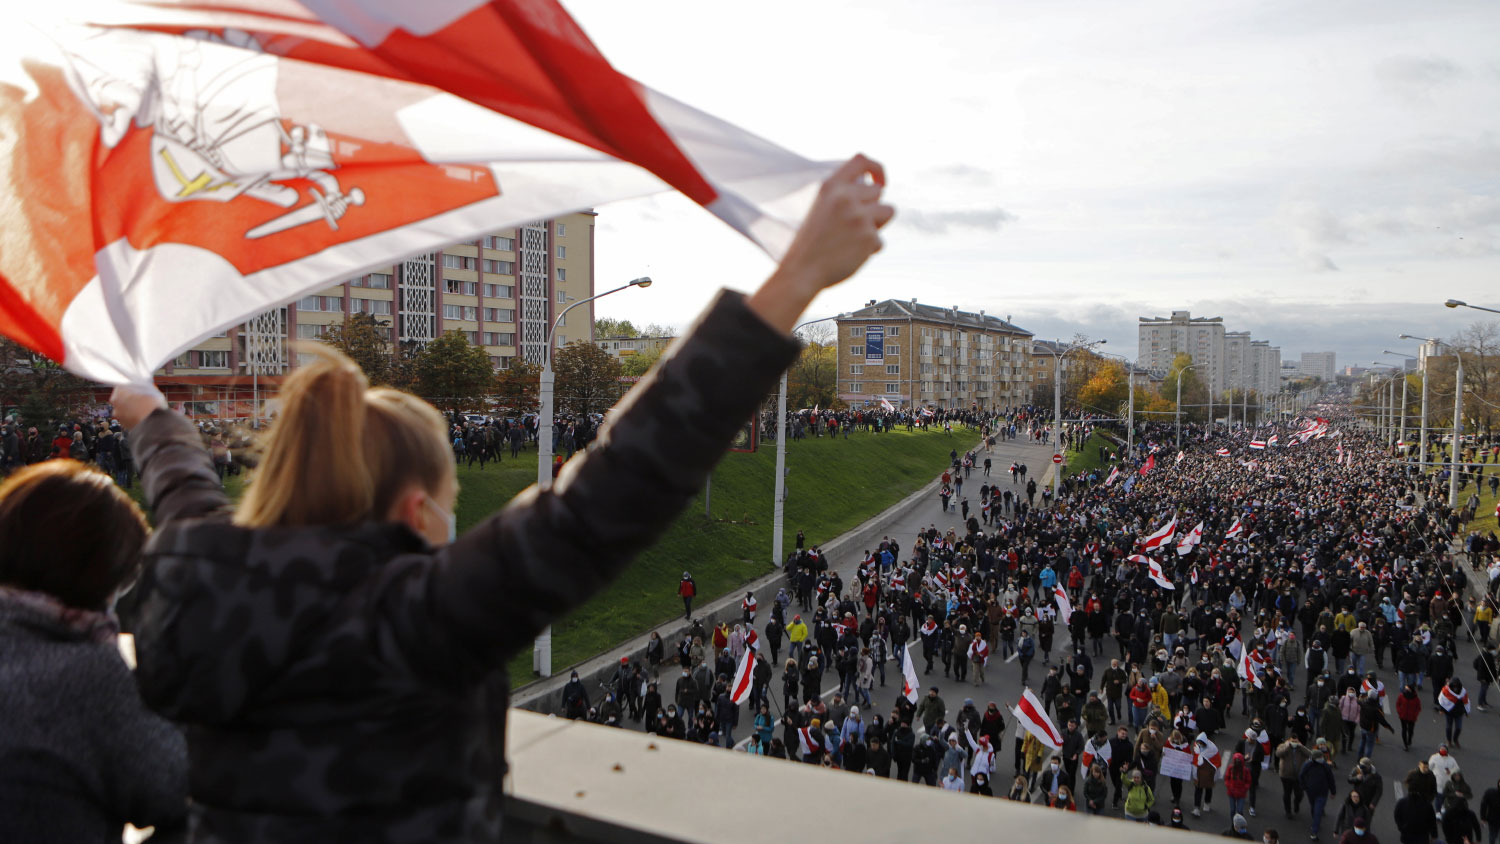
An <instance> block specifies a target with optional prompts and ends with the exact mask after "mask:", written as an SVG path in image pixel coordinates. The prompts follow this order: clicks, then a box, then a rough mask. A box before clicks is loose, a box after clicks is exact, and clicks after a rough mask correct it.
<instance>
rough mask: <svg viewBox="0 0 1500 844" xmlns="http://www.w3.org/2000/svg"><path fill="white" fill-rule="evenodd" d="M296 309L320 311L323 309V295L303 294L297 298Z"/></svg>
mask: <svg viewBox="0 0 1500 844" xmlns="http://www.w3.org/2000/svg"><path fill="white" fill-rule="evenodd" d="M297 310H299V311H321V310H323V297H322V296H303V297H302V298H301V299H298V300H297Z"/></svg>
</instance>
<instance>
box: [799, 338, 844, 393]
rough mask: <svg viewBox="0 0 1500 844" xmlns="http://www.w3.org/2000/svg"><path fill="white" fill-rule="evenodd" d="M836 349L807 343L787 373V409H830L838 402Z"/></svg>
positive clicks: (820, 344)
mask: <svg viewBox="0 0 1500 844" xmlns="http://www.w3.org/2000/svg"><path fill="white" fill-rule="evenodd" d="M838 377H839V373H838V350H837V349H835V348H834V347H833V345H831V344H830V345H824V344H822V343H808V344H807V345H806V346H804V347H803V348H802V354H800V355H798V356H797V362H796V363H794V364H792V369H791V371H790V372H788V373H787V387H786V396H787V407H789V408H792V409H797V408H803V407H813V406H814V405H818V406H821V407H825V408H828V407H833V406H834V404H835V402H836V401H837V399H838Z"/></svg>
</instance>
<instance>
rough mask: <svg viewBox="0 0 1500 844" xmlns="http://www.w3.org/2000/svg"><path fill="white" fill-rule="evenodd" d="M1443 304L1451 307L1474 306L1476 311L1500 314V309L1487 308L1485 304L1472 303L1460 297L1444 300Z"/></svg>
mask: <svg viewBox="0 0 1500 844" xmlns="http://www.w3.org/2000/svg"><path fill="white" fill-rule="evenodd" d="M1443 305H1444V306H1445V307H1449V308H1473V309H1474V310H1476V311H1489V312H1490V313H1492V314H1500V311H1497V310H1495V309H1494V308H1486V307H1484V306H1483V305H1471V304H1469V303H1468V302H1465V301H1462V300H1460V299H1449V300H1448V301H1446V302H1444V303H1443Z"/></svg>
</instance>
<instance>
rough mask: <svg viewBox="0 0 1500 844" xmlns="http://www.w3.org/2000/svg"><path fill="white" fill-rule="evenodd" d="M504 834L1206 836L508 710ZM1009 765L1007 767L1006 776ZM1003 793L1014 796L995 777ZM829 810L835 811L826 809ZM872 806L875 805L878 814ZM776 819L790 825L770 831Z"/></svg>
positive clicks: (747, 843) (751, 842) (728, 842)
mask: <svg viewBox="0 0 1500 844" xmlns="http://www.w3.org/2000/svg"><path fill="white" fill-rule="evenodd" d="M506 735H507V737H508V739H509V747H508V749H507V754H506V755H507V757H508V758H509V760H510V775H509V777H508V779H507V780H506V801H505V816H506V817H505V837H506V840H507V841H520V842H526V844H536V843H537V842H562V841H608V842H612V844H616V843H623V844H632V843H633V842H665V841H672V842H704V841H707V842H723V843H724V844H764V842H766V841H771V840H777V839H779V838H780V837H781V836H782V835H790V836H791V837H793V838H800V837H805V836H803V835H798V834H797V833H792V832H790V831H789V830H790V829H791V828H796V829H799V830H807V831H808V832H810V833H811V834H813V835H815V836H817V837H820V838H821V837H825V836H827V837H836V838H839V839H847V840H850V841H930V840H940V839H941V838H946V837H948V836H951V835H954V834H958V835H964V834H967V836H968V837H970V838H973V839H975V840H978V838H979V837H980V836H986V835H1000V836H1002V837H1005V838H1014V839H1016V840H1020V841H1051V840H1058V841H1080V840H1085V839H1093V838H1098V839H1100V840H1109V841H1114V842H1120V844H1144V842H1164V841H1175V842H1184V841H1187V840H1188V838H1189V837H1194V836H1196V837H1200V838H1203V837H1210V836H1207V835H1206V834H1204V833H1201V832H1183V831H1181V830H1170V829H1167V828H1166V827H1156V826H1147V825H1145V824H1138V823H1131V822H1129V821H1124V820H1118V819H1112V818H1096V817H1091V816H1089V815H1087V814H1085V813H1083V812H1061V811H1057V810H1054V809H1048V808H1045V807H1042V806H1031V805H1026V804H1021V803H1014V802H1011V801H1009V800H1006V799H1004V798H1003V797H987V796H983V795H976V794H956V793H953V792H948V791H943V790H941V789H937V788H932V787H931V786H925V785H915V784H911V783H903V782H900V781H898V780H894V779H885V778H882V777H875V776H870V775H863V774H854V773H848V772H845V771H840V770H826V769H823V768H819V767H816V766H813V765H806V764H802V763H799V762H790V761H787V760H783V759H770V758H767V757H759V756H747V755H745V754H743V753H734V752H731V751H726V750H721V749H716V748H712V747H707V746H705V745H699V744H692V743H689V742H681V741H673V740H672V739H663V738H659V737H657V736H650V735H645V734H643V733H638V732H635V731H633V730H623V729H614V728H611V727H601V726H598V725H596V724H589V723H585V722H579V721H567V720H564V719H560V718H550V717H546V716H542V715H537V714H535V713H531V712H522V711H517V710H511V712H510V729H509V730H507V732H506ZM1003 769H1004V765H1002V770H1003ZM1000 779H1001V782H1000V783H999V784H998V785H997V787H998V788H1000V789H1002V790H1004V789H1008V788H1009V781H1008V778H1007V777H1004V776H1001V778H1000ZM830 807H834V808H833V810H832V811H830ZM876 807H878V809H877V808H876ZM768 809H769V810H771V811H773V812H776V813H779V814H777V815H775V816H774V817H778V818H782V819H794V820H792V821H791V824H792V825H791V827H784V828H780V829H778V828H773V827H770V826H767V823H768V822H770V823H772V824H775V823H776V821H774V820H771V818H772V817H773V816H768V815H767V814H766V810H768Z"/></svg>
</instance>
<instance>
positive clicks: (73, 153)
mask: <svg viewBox="0 0 1500 844" xmlns="http://www.w3.org/2000/svg"><path fill="white" fill-rule="evenodd" d="M24 14H25V16H26V18H25V19H17V16H15V15H13V16H12V17H11V19H9V20H8V21H7V23H6V26H5V27H4V30H5V31H4V32H3V33H0V42H3V44H4V47H3V49H0V137H3V138H6V139H8V142H7V143H5V144H4V145H3V147H0V150H3V151H0V170H3V171H4V172H5V173H6V178H5V179H4V180H0V232H4V237H3V248H0V333H3V334H5V335H7V336H9V337H12V338H14V339H15V340H18V341H20V342H21V343H23V344H24V345H26V346H29V347H30V348H32V349H35V350H37V351H39V352H42V353H43V354H46V355H47V356H48V357H50V358H52V359H53V360H56V361H59V362H61V363H62V364H63V365H64V366H65V367H67V368H68V369H69V370H71V371H72V372H75V373H77V374H79V375H82V376H84V377H87V378H90V379H94V380H98V381H104V382H110V383H124V382H137V383H139V382H145V381H147V380H149V379H150V378H151V375H152V373H153V372H154V371H155V370H156V369H157V368H158V367H159V366H160V365H162V364H163V363H165V362H167V361H169V360H171V359H173V358H174V357H176V356H177V355H178V354H179V353H180V352H181V351H182V350H184V349H187V348H189V347H191V346H192V345H194V344H195V343H197V342H198V341H200V340H202V339H203V338H206V337H209V336H212V335H214V334H216V333H218V332H221V331H225V330H226V329H229V328H231V327H233V326H235V325H237V324H239V323H241V322H244V321H245V320H246V319H247V318H249V317H250V316H252V315H254V314H258V313H261V312H263V311H266V310H268V309H270V308H274V307H276V306H279V305H283V304H286V303H289V302H294V301H296V300H297V299H299V298H300V297H302V296H304V295H306V294H309V293H312V292H315V291H317V290H320V289H322V288H324V287H327V286H328V285H329V284H331V283H338V282H340V281H342V280H345V279H348V278H351V277H354V276H358V275H360V274H362V273H367V272H369V271H371V270H374V269H378V268H384V267H389V266H396V267H397V272H398V273H400V274H402V275H403V277H405V278H410V279H412V280H413V282H412V283H413V284H417V283H418V282H420V283H422V284H425V285H426V289H428V290H429V291H430V290H431V285H432V284H433V283H434V280H436V283H437V284H438V285H441V284H442V281H441V279H442V274H441V271H442V268H441V267H439V266H437V265H436V263H435V259H434V252H435V250H437V249H439V248H440V247H443V246H445V245H448V244H451V243H456V242H462V243H467V244H470V245H472V246H473V247H474V248H476V249H480V251H479V253H478V254H479V255H480V256H481V257H483V256H485V255H486V253H485V252H484V251H483V249H482V248H481V246H482V244H481V242H480V238H481V237H483V236H485V235H487V234H489V233H492V232H495V231H496V230H498V229H506V228H511V227H517V226H519V227H520V229H519V237H518V238H517V242H515V243H514V244H511V245H510V246H508V247H507V248H512V249H514V251H515V253H516V254H515V255H514V256H513V257H512V256H505V259H504V261H502V260H500V258H501V256H498V255H497V256H494V258H495V260H494V261H490V260H488V259H486V260H485V261H484V262H483V264H480V262H479V261H478V259H477V258H470V259H469V260H470V261H472V262H474V263H473V264H471V265H469V266H466V267H465V269H470V270H478V271H481V272H483V271H486V268H485V265H489V264H492V263H494V264H499V263H506V264H510V263H514V264H515V266H518V267H521V268H522V270H523V271H529V270H527V269H526V268H527V267H528V266H529V265H530V263H535V264H536V266H537V267H540V270H538V271H539V272H542V273H546V272H548V267H550V266H551V265H552V264H551V259H552V257H553V256H555V255H557V254H558V253H559V252H560V251H561V249H562V248H564V247H563V244H561V243H559V244H556V248H554V244H553V243H552V240H553V237H555V233H554V232H549V231H548V230H547V229H546V227H544V226H537V225H534V223H535V221H538V220H547V219H549V218H552V217H555V216H558V215H561V214H564V213H569V212H573V211H577V210H580V209H587V208H591V207H594V206H596V205H599V204H602V203H605V202H609V201H612V200H619V199H626V198H630V197H637V196H644V195H647V194H652V193H657V192H660V191H662V190H664V189H675V190H677V191H678V192H680V193H682V194H684V195H686V196H687V197H688V198H690V199H692V200H693V201H695V202H697V203H699V204H700V205H702V206H704V207H705V208H707V209H708V210H709V211H710V212H712V213H714V214H715V215H717V216H718V217H719V218H720V219H721V220H723V221H724V222H726V223H727V224H729V225H730V226H732V227H733V228H735V229H736V230H738V231H739V232H741V233H742V234H744V235H745V236H746V237H748V238H749V239H751V240H752V241H754V242H755V243H756V244H757V245H759V246H760V247H761V248H762V249H764V250H765V251H767V252H768V253H770V254H771V255H772V256H773V257H774V256H779V255H780V254H782V253H783V252H784V251H785V249H786V248H787V246H788V245H789V244H790V242H791V239H792V236H793V235H794V233H795V232H796V227H797V225H798V223H799V221H800V219H801V216H802V215H803V214H804V213H805V211H806V209H807V207H808V206H809V205H810V203H811V200H812V197H813V195H814V194H813V191H812V190H811V188H812V186H813V185H815V184H816V183H817V182H819V181H820V180H822V179H823V178H824V177H825V176H827V175H828V174H829V173H830V172H832V170H833V169H834V166H835V165H831V164H827V163H818V162H813V161H809V160H807V159H804V158H802V157H800V156H798V155H795V154H793V153H791V152H789V151H787V150H785V149H782V148H780V147H777V146H774V145H773V144H770V143H768V142H767V141H765V140H763V139H761V138H759V137H756V136H755V135H752V134H750V133H748V132H745V131H743V130H741V129H738V128H736V127H734V126H732V125H730V124H728V123H725V122H724V121H722V120H719V119H718V118H715V117H713V116H712V115H710V114H706V113H704V112H701V111H698V110H696V109H694V108H691V107H689V106H687V105H684V104H683V103H681V102H678V101H676V100H674V99H672V98H670V97H668V96H665V95H663V94H661V93H659V92H657V91H653V90H651V89H649V88H647V87H645V86H644V85H641V84H640V83H638V82H636V81H634V80H632V79H630V78H629V77H627V76H625V75H623V74H621V73H620V72H619V71H617V70H616V69H615V68H614V67H613V66H611V65H610V63H609V62H608V61H607V60H606V59H605V58H604V56H603V55H602V54H601V53H600V52H599V50H598V49H597V48H596V47H595V46H594V44H593V43H592V42H591V41H590V40H589V38H588V36H587V35H585V34H584V32H583V30H582V28H581V27H579V25H578V24H577V23H576V22H575V21H574V20H573V19H572V18H571V17H570V16H569V15H568V12H567V11H566V10H565V9H564V8H563V6H562V5H561V3H559V2H558V0H442V2H435V3H433V2H393V0H382V2H368V1H367V2H358V1H357V0H276V2H261V1H260V0H252V2H235V0H194V2H191V3H178V2H167V3H158V2H129V0H116V1H115V2H109V1H108V0H101V2H96V3H88V4H72V3H63V4H45V3H43V4H31V5H30V6H28V7H27V8H26V10H25V12H24ZM584 237H585V239H586V238H587V235H584ZM476 265H477V266H476ZM533 269H534V268H533ZM488 271H491V272H502V271H501V270H498V269H496V270H488ZM479 278H480V280H481V281H483V280H485V279H484V276H482V275H481V276H479ZM398 283H401V284H405V283H406V282H405V281H402V280H399V279H398ZM505 283H506V284H507V285H512V284H516V283H517V282H516V281H515V280H514V278H511V279H507V280H506V282H505ZM414 289H415V288H414ZM281 330H282V331H283V332H284V330H285V326H282V329H281Z"/></svg>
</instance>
